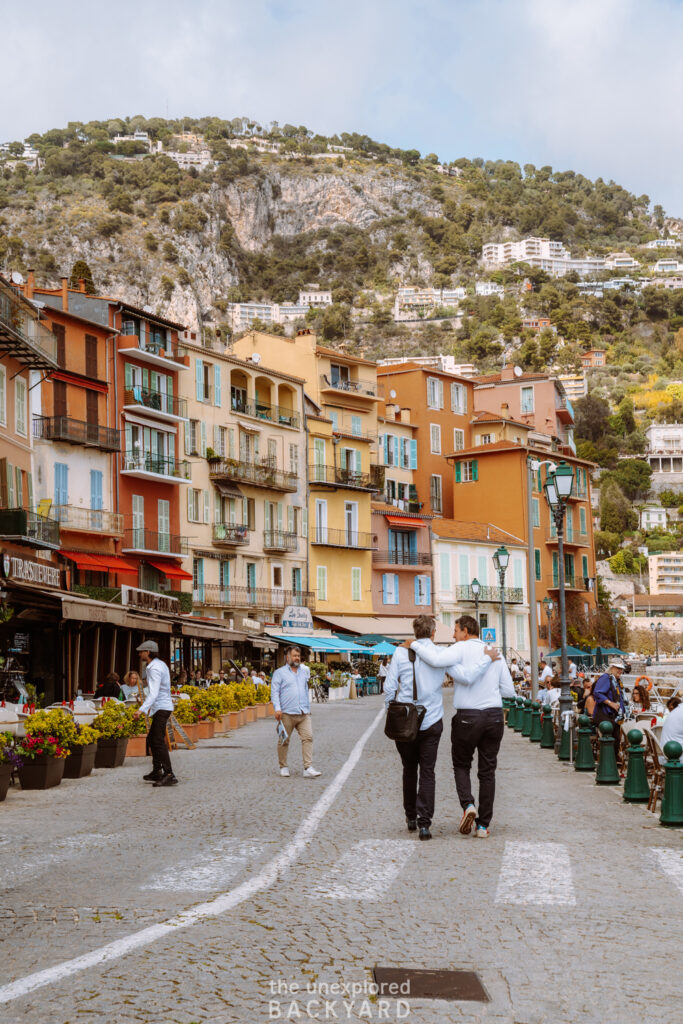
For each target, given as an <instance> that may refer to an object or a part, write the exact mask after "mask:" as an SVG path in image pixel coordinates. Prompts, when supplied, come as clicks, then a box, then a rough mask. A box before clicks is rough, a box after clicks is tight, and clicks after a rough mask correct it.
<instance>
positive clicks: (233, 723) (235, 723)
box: [228, 711, 242, 729]
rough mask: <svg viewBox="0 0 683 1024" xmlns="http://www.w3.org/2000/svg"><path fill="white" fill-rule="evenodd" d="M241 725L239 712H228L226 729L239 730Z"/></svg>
mask: <svg viewBox="0 0 683 1024" xmlns="http://www.w3.org/2000/svg"><path fill="white" fill-rule="evenodd" d="M241 724H242V723H241V722H240V713H239V711H228V729H239V727H240V725H241Z"/></svg>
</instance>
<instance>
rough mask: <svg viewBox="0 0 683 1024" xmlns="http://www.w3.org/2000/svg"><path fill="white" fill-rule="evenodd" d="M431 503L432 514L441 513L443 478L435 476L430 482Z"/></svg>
mask: <svg viewBox="0 0 683 1024" xmlns="http://www.w3.org/2000/svg"><path fill="white" fill-rule="evenodd" d="M429 503H430V505H431V506H432V512H441V510H442V505H441V477H440V476H439V475H438V474H434V475H433V476H432V478H431V480H430V482H429Z"/></svg>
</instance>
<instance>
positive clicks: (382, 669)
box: [377, 655, 389, 693]
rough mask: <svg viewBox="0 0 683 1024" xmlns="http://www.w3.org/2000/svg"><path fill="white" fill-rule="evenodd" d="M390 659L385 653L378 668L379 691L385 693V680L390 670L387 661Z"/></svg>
mask: <svg viewBox="0 0 683 1024" xmlns="http://www.w3.org/2000/svg"><path fill="white" fill-rule="evenodd" d="M388 660H389V659H388V658H387V657H386V655H385V656H384V657H383V658H382V660H381V661H380V663H379V668H378V669H377V678H378V680H379V692H380V693H384V682H385V680H386V678H387V674H388V672H389V667H388V665H387V661H388Z"/></svg>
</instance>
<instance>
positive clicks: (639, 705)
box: [630, 683, 650, 715]
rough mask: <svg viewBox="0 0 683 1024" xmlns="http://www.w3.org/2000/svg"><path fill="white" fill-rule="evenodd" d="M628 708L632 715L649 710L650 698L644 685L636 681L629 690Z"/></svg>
mask: <svg viewBox="0 0 683 1024" xmlns="http://www.w3.org/2000/svg"><path fill="white" fill-rule="evenodd" d="M630 710H631V713H632V714H633V715H638V714H640V713H641V711H649V710H650V698H649V696H648V692H647V690H646V689H645V687H644V686H641V685H640V683H636V685H635V686H634V687H633V690H632V692H631V701H630Z"/></svg>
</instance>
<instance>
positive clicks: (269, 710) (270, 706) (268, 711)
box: [266, 700, 275, 718]
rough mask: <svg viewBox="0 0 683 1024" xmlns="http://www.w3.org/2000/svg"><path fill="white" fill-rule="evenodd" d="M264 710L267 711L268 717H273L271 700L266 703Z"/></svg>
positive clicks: (273, 711) (273, 709)
mask: <svg viewBox="0 0 683 1024" xmlns="http://www.w3.org/2000/svg"><path fill="white" fill-rule="evenodd" d="M266 712H267V714H268V717H269V718H274V717H275V708H274V706H273V702H272V700H271V701H269V703H268V704H266Z"/></svg>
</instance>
